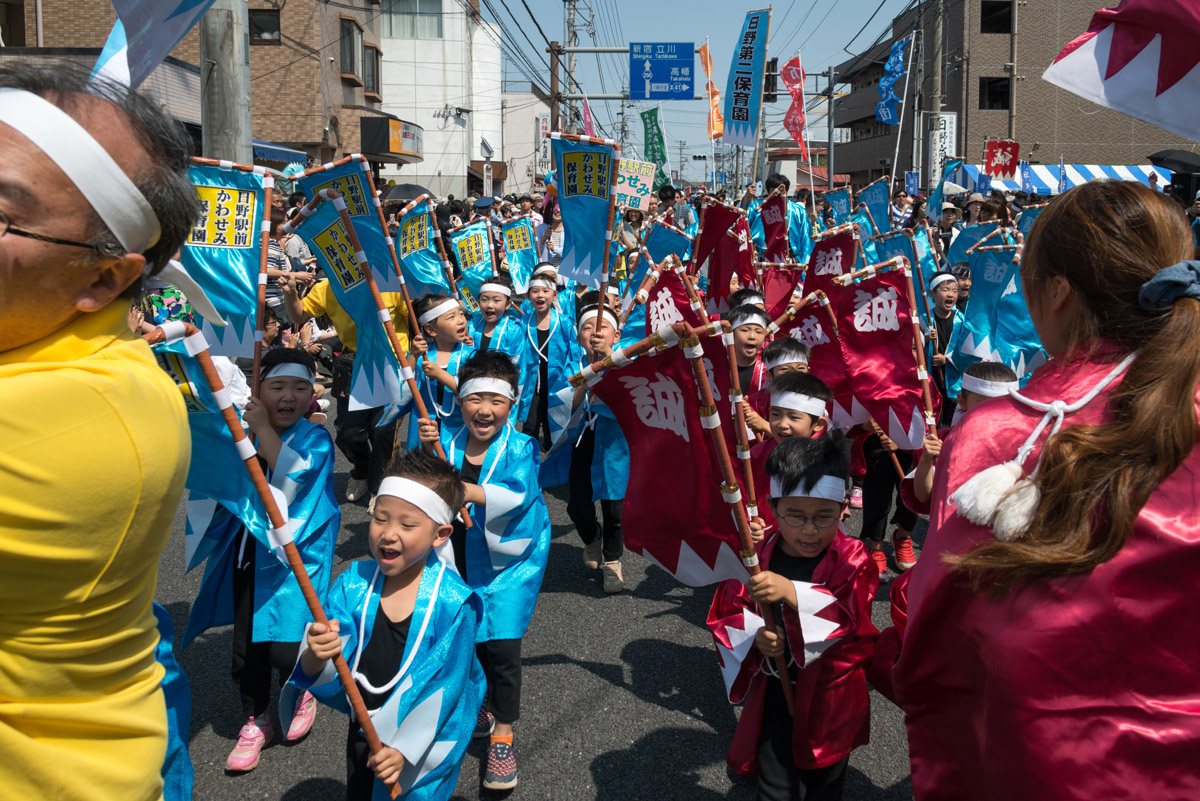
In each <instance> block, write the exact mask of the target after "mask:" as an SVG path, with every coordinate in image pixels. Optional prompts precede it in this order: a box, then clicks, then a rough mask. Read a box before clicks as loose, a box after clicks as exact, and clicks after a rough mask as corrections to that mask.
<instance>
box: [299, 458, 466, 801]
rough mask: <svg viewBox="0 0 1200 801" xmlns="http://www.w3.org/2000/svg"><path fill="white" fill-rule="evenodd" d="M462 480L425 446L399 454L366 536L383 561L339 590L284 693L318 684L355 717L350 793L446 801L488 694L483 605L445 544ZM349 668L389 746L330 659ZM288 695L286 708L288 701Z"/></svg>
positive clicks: (360, 565) (349, 749)
mask: <svg viewBox="0 0 1200 801" xmlns="http://www.w3.org/2000/svg"><path fill="white" fill-rule="evenodd" d="M462 504H463V488H462V483H461V482H460V481H459V478H458V474H457V472H456V471H455V470H454V468H452V467H451V466H450V465H448V464H446V463H445V462H444V461H442V460H441V459H438V458H437V457H436V456H432V455H430V454H427V453H424V452H423V451H412V452H409V453H406V454H403V455H401V456H400V457H398V458H396V459H395V460H393V462H392V463H391V465H389V466H388V468H387V474H386V476H385V477H384V479H383V481H382V483H381V484H380V486H379V492H378V494H377V496H376V499H375V511H374V513H373V514H372V517H371V525H370V528H369V529H368V532H367V540H368V543H369V545H370V548H371V556H372V557H373V560H366V561H359V562H355V563H353V564H352V565H351V566H350V567H349V568H348V569H347V570H346V571H345V572H344V573H342V574H341V575H340V576H338V578H337V581H335V582H334V585H333V587H332V588H331V589H330V591H329V600H328V603H327V605H326V607H325V608H326V611H327V613H328V617H329V623H328V625H326V624H321V623H313V624H311V625H310V626H309V627H308V629H307V631H306V633H305V642H304V647H303V648H302V650H301V651H300V656H299V659H298V660H297V662H296V665H295V669H294V670H293V672H292V674H291V678H290V680H289V681H288V684H287V686H286V687H285V689H284V696H286V697H287V698H290V697H292V696H298V695H301V694H305V695H307V694H308V692H309V691H311V692H312V693H313V694H314V695H316V696H317V697H318V698H320V699H321V700H322V701H323V702H325V703H327V704H329V705H330V706H333V707H335V708H337V709H340V710H342V711H343V712H346V713H348V714H350V716H351V720H350V731H349V734H348V736H347V743H346V768H347V780H346V798H347V799H350V800H351V801H367V799H373V801H383V799H386V798H388V797H389V796H388V790H387V788H386V786H385V785H386V784H388V783H396V784H398V785H399V787H400V790H401V792H402V797H403V798H406V799H418V800H419V801H424V800H425V799H446V798H449V797H450V794H451V793H452V792H453V791H454V786H455V784H456V783H457V781H458V771H459V768H460V767H461V766H462V758H463V753H464V752H465V751H466V748H467V744H468V743H470V741H471V732H472V728H473V726H474V724H475V715H476V712H477V711H478V709H479V705H480V703H482V701H483V692H484V681H483V671H482V670H481V669H480V667H479V662H478V661H477V660H476V658H475V635H476V628H477V626H478V623H479V616H480V602H479V599H478V598H477V597H476V596H475V595H474V594H473V593H472V592H471V589H470V588H469V587H467V586H466V585H465V584H463V582H462V579H460V578H459V577H458V574H456V573H455V572H454V570H453V569H452V568H451V567H450V566H448V565H446V564H444V563H443V562H442V561H441V560H440V559H439V558H438V556H437V553H436V551H435V548H437V547H438V546H439V545H442V544H444V543H445V542H446V541H447V540H448V539H449V537H450V532H451V525H450V523H451V520H452V519H453V517H454V515H455V514H457V510H458V509H459V507H461V506H462ZM339 653H340V654H342V655H343V656H344V657H345V659H346V662H347V664H348V665H349V667H350V671H351V674H352V675H353V677H354V681H355V684H356V685H357V686H358V691H359V693H360V694H361V695H362V699H363V703H364V705H365V706H366V708H367V712H368V714H369V715H370V717H371V722H372V724H373V725H374V727H375V731H376V733H378V735H379V739H380V741H381V742H382V743H383V746H384V747H383V748H382V749H381V750H380V751H379V753H377V754H371V753H370V752H369V749H368V747H367V742H366V737H365V736H364V734H363V731H362V728H361V726H360V725H359V724H358V723H357V722H356V721H355V720H354V715H353V713H352V712H351V710H350V705H349V703H348V701H347V699H346V695H345V691H344V689H343V688H342V685H341V682H340V681H339V680H338V678H337V674H336V671H335V670H334V666H333V663H332V661H331V660H332V659H333V658H334V657H336V656H337V655H338V654H339ZM285 700H286V698H284V697H282V696H281V701H280V703H281V708H283V709H287V708H290V707H288V706H287V705H286V704H284V701H285Z"/></svg>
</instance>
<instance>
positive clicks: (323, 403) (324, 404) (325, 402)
mask: <svg viewBox="0 0 1200 801" xmlns="http://www.w3.org/2000/svg"><path fill="white" fill-rule="evenodd" d="M317 405H318V406H320V407H321V411H323V412H327V411H329V399H328V398H317Z"/></svg>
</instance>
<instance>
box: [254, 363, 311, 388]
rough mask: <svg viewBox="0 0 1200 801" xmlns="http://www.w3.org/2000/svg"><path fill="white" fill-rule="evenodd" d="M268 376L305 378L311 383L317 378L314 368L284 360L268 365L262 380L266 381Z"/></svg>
mask: <svg viewBox="0 0 1200 801" xmlns="http://www.w3.org/2000/svg"><path fill="white" fill-rule="evenodd" d="M268 378H303V379H304V380H305V381H308V382H310V383H311V382H314V381H316V379H317V377H316V376H315V375H314V374H313V371H312V370H309V369H308V368H307V367H305V366H304V365H303V364H297V363H296V362H283V363H282V364H276V365H272V366H271V367H268V368H267V371H266V372H265V373H263V377H262V380H263V381H266V380H267V379H268Z"/></svg>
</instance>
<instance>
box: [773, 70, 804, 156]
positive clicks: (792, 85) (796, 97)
mask: <svg viewBox="0 0 1200 801" xmlns="http://www.w3.org/2000/svg"><path fill="white" fill-rule="evenodd" d="M779 77H780V78H782V79H783V85H784V86H786V87H787V90H788V94H790V95H791V96H792V104H791V105H790V106H788V110H787V114H785V115H784V116H783V127H784V128H787V132H788V133H790V134H791V135H792V139H794V140H796V144H798V145H800V157H801V158H803V159H804V160H805V161H808V144H807V142H806V141H805V138H804V127H805V124H806V123H805V120H804V67H802V66H800V55H799V54H798V53H797V54H796V56H795V57H794V58H792V60H791V61H789V62H788V63H786V64H784V65H783V68H782V69H781V70H779Z"/></svg>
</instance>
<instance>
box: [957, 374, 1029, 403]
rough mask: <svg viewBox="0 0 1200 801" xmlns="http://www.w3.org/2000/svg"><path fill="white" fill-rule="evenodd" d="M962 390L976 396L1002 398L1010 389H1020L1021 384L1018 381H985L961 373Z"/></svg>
mask: <svg viewBox="0 0 1200 801" xmlns="http://www.w3.org/2000/svg"><path fill="white" fill-rule="evenodd" d="M962 388H963V389H964V390H966V391H967V392H974V393H975V394H976V395H983V396H985V397H988V398H1003V397H1005V396H1006V395H1008V391H1009V390H1010V389H1020V388H1021V382H1019V381H987V380H985V379H982V378H976V377H975V376H973V375H968V374H966V373H963V377H962Z"/></svg>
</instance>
